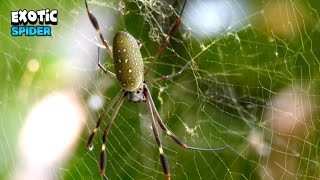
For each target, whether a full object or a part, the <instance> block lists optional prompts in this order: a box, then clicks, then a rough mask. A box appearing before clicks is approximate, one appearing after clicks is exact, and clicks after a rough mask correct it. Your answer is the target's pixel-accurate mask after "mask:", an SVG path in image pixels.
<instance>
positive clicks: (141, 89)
mask: <svg viewBox="0 0 320 180" xmlns="http://www.w3.org/2000/svg"><path fill="white" fill-rule="evenodd" d="M84 2H85V5H86V10H87V13H88V17H89V19H90V21H91V23H92V25H93V27H94V28H95V30H96V31H97V33H98V34H99V36H100V39H101V41H102V43H103V44H104V46H105V48H106V49H107V51H108V52H109V53H110V54H111V56H113V61H114V66H115V73H112V72H111V71H109V70H107V69H106V68H105V67H104V66H103V65H102V64H101V62H100V56H99V55H100V48H99V47H98V66H99V68H101V69H102V71H103V72H104V73H106V74H110V75H111V76H113V77H116V78H117V79H118V82H119V83H120V85H121V87H122V89H121V90H120V92H119V93H118V94H117V95H116V96H115V98H114V99H113V100H111V102H110V104H109V105H108V106H107V108H106V109H105V111H104V112H103V113H102V115H101V116H100V117H99V119H98V121H97V124H96V127H95V128H94V129H93V131H92V133H91V135H90V136H89V138H88V141H87V144H86V146H87V148H88V149H89V150H92V148H93V146H92V142H93V139H94V137H95V134H96V132H97V131H98V128H99V127H100V125H101V123H102V121H103V120H104V119H105V118H106V116H107V114H108V112H109V111H110V109H111V108H112V107H113V106H114V105H115V108H114V111H113V113H112V115H111V118H110V121H109V122H108V124H107V126H106V128H105V130H104V132H103V136H102V148H101V152H100V159H99V168H100V173H101V175H102V176H105V173H104V171H105V166H106V140H107V136H108V134H109V132H110V128H111V126H112V124H113V121H114V119H115V117H116V115H117V113H118V111H119V109H120V107H121V105H122V103H123V101H124V99H125V98H126V97H128V100H129V101H130V102H135V103H136V102H145V103H146V105H147V108H148V111H149V116H150V119H151V125H152V131H153V134H154V137H155V140H156V143H157V145H158V146H159V154H160V161H161V165H162V169H163V171H164V173H165V175H166V177H167V179H168V180H170V170H169V164H168V160H167V157H166V155H165V153H164V151H163V149H162V144H161V140H160V137H159V133H158V130H157V127H156V122H155V119H156V120H157V122H158V124H159V125H160V127H161V129H162V130H164V132H165V133H166V134H167V135H168V136H169V137H171V138H172V140H173V141H175V142H176V143H177V144H178V145H180V146H181V147H182V148H185V149H189V150H196V151H217V150H222V149H225V148H226V147H227V146H224V147H220V148H215V149H204V148H196V147H191V146H188V145H187V144H185V143H183V142H182V141H181V140H180V139H179V138H178V137H177V136H176V135H175V134H174V133H173V132H172V131H170V130H169V128H168V127H167V126H166V125H165V124H164V123H163V121H162V119H161V117H160V115H159V113H158V111H157V109H156V106H155V104H154V102H153V100H152V97H151V94H150V91H149V89H148V86H147V83H150V82H154V81H158V80H166V79H170V78H173V77H176V76H179V75H180V74H181V73H182V72H183V71H184V70H185V69H186V68H187V67H188V66H189V65H190V64H191V63H192V60H191V61H189V62H187V63H186V65H184V66H183V67H182V69H181V70H180V71H178V72H177V73H173V74H171V75H167V76H163V77H158V78H154V79H151V80H149V81H145V80H144V76H145V75H146V74H147V73H148V71H149V70H150V68H149V69H148V70H147V72H146V73H144V64H143V59H142V55H141V53H140V47H141V45H140V43H139V41H138V40H136V39H135V38H134V37H133V36H132V35H130V34H129V33H128V32H123V31H120V32H118V33H117V34H116V35H115V37H114V39H113V48H111V47H110V45H109V44H108V42H107V41H106V40H105V39H104V37H103V35H102V33H101V30H100V27H99V24H98V21H97V19H96V18H95V16H94V15H93V13H92V12H91V11H90V10H89V8H88V4H87V1H86V0H84ZM186 3H187V0H186V1H185V2H184V4H183V7H182V10H181V12H180V14H179V17H178V18H177V19H176V21H175V23H174V24H173V26H172V27H171V29H170V31H169V33H168V35H167V37H166V39H165V41H164V42H163V43H162V45H161V46H160V48H159V49H158V51H157V52H156V54H155V56H154V58H153V60H152V62H151V65H153V63H154V62H155V61H156V60H157V59H158V57H159V56H160V54H161V53H162V52H163V50H164V49H165V48H166V46H167V45H168V43H169V40H170V38H171V37H172V35H173V34H174V32H175V30H176V29H177V27H178V26H179V25H180V24H181V17H182V13H183V10H184V7H185V5H186Z"/></svg>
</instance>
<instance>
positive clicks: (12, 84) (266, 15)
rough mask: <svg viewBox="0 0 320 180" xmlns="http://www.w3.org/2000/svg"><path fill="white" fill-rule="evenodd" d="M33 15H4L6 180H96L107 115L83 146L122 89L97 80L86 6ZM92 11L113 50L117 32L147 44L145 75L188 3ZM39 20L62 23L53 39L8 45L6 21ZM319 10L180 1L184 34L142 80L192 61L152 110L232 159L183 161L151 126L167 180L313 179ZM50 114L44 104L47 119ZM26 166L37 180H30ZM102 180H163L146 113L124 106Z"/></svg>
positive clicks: (108, 4) (0, 169)
mask: <svg viewBox="0 0 320 180" xmlns="http://www.w3.org/2000/svg"><path fill="white" fill-rule="evenodd" d="M27 2H28V3H25V2H12V1H1V2H0V17H1V18H0V47H1V48H0V57H1V59H2V63H1V65H0V68H1V71H0V72H1V74H2V77H3V79H2V82H1V83H0V86H1V88H0V92H1V93H0V94H1V95H0V97H1V98H0V104H1V111H0V128H1V131H0V138H1V139H0V140H1V141H0V147H1V148H0V153H1V156H0V179H23V178H26V177H28V179H31V177H33V178H32V179H102V177H101V176H100V173H99V168H98V162H99V153H100V150H101V138H102V136H101V134H102V132H103V129H104V128H105V125H106V122H108V120H109V117H110V116H111V113H110V114H109V116H108V118H106V120H105V122H104V123H103V124H102V127H101V128H100V130H99V132H98V134H97V136H96V138H95V141H94V149H93V150H92V151H89V150H87V149H86V148H85V144H86V141H87V138H88V137H89V135H90V133H91V132H92V130H93V128H94V126H95V123H96V121H97V119H98V118H99V116H100V115H101V114H102V112H103V110H104V108H106V106H107V104H108V103H109V102H110V101H111V100H112V98H113V97H115V95H116V93H117V92H118V91H119V90H120V86H119V84H118V83H117V81H116V80H115V79H114V78H112V77H110V76H108V75H105V74H103V73H102V72H101V70H99V69H98V68H97V65H96V63H97V59H98V55H97V46H101V42H100V39H98V35H97V33H96V32H95V30H94V29H93V27H92V25H91V24H90V22H89V21H88V17H87V14H86V10H85V5H84V2H83V1H52V2H42V1H38V0H29V1H27ZM88 5H89V8H90V10H91V11H92V12H93V13H94V14H95V16H96V17H97V19H98V21H99V24H100V27H101V31H102V32H103V34H104V36H105V38H106V39H107V40H108V41H109V42H112V38H113V36H114V34H115V33H116V32H118V31H121V30H122V31H128V32H130V33H131V34H132V35H133V36H134V37H136V38H137V39H138V40H139V41H140V42H142V44H143V46H142V48H141V53H142V56H143V57H144V62H145V69H146V68H147V67H150V62H151V61H152V58H153V56H154V54H155V53H156V51H157V49H158V47H159V46H160V45H161V43H162V42H163V40H164V39H165V37H166V33H168V31H169V29H170V27H171V26H172V24H173V22H174V21H175V19H176V18H177V16H178V14H179V13H180V11H181V8H182V5H183V1H169V0H168V1H159V0H153V1H144V0H131V1H124V2H122V1H121V2H119V1H115V0H113V1H101V0H99V1H88ZM44 8H50V9H58V11H59V16H58V20H59V22H58V25H57V26H52V29H53V36H52V37H12V36H11V32H10V27H11V25H10V11H12V10H19V9H33V10H36V9H44ZM319 9H320V7H319V5H318V4H317V1H315V0H310V1H293V0H291V1H290V0H286V1H277V0H268V1H261V2H260V1H235V0H228V1H222V0H217V1H210V0H208V1H205V0H193V1H192V0H189V1H188V2H187V5H186V8H185V10H184V13H183V23H182V25H181V26H180V27H179V28H178V30H177V32H176V33H175V34H174V36H173V37H172V39H171V42H170V44H169V45H168V47H167V48H166V49H165V51H164V53H162V54H161V56H160V58H159V60H158V61H157V62H156V63H155V64H154V66H152V69H151V71H150V72H149V74H148V75H147V76H146V77H145V79H152V78H154V77H160V76H163V75H169V74H171V73H174V72H177V71H179V70H180V69H181V68H182V67H183V66H184V65H185V64H186V63H187V62H188V61H190V60H191V59H192V60H193V63H192V65H191V66H190V67H188V68H187V69H186V70H185V71H184V72H183V73H182V75H181V76H179V77H176V78H173V79H170V80H166V81H158V82H155V83H153V84H151V85H149V88H150V89H151V91H152V98H153V100H154V101H155V104H156V107H157V109H158V111H159V113H160V116H161V117H162V119H163V120H164V122H165V123H166V124H167V125H168V127H169V128H170V129H171V130H172V132H174V133H175V134H176V135H177V136H178V137H180V139H181V140H183V141H184V142H185V143H186V144H188V145H190V146H194V147H202V148H217V147H223V146H226V145H227V146H229V148H228V149H225V150H223V151H216V152H197V151H188V150H185V149H182V148H180V147H179V146H177V145H176V144H175V143H174V142H172V140H171V139H170V138H169V137H167V136H166V135H165V133H163V132H162V130H161V129H160V127H159V128H158V130H159V132H160V133H161V136H160V137H161V140H162V144H163V146H164V151H165V153H166V155H167V157H168V161H169V166H170V169H171V176H172V179H319V178H320V175H319V137H320V136H319V134H320V132H319V128H318V127H319V116H318V112H319V75H320V66H319V65H320V61H319V55H320V51H319V48H318V44H319V42H320V39H319V37H320V36H319V35H320V32H319V31H320V29H319V28H320V26H319V22H320V21H319V16H318V11H319ZM101 47H102V46H101ZM102 48H103V47H102ZM101 52H102V53H101V55H100V56H101V59H102V62H103V64H104V66H105V67H106V68H107V69H111V70H112V71H113V68H114V67H113V63H112V62H113V61H112V59H111V57H110V55H109V54H108V53H107V52H106V51H101ZM44 102H46V103H47V104H51V105H48V106H43V107H42V108H41V105H43V104H46V103H44ZM52 104H55V106H52ZM57 104H58V105H57ZM61 110H64V111H63V112H62V113H61V112H60V113H61V114H59V113H58V111H61ZM39 112H41V113H40V115H39ZM37 113H38V114H37ZM70 114H71V115H70ZM37 118H38V119H39V120H38V121H36V120H34V119H37ZM75 119H77V121H73V120H75ZM59 123H60V124H59ZM30 132H31V135H30ZM28 133H29V134H28ZM64 133H66V134H64ZM70 134H71V135H70ZM66 144H70V145H68V146H67V147H65V149H63V150H60V149H58V147H60V146H63V145H66ZM56 148H57V149H56ZM51 150H52V151H51ZM55 153H57V155H56V154H55ZM59 153H60V154H59ZM50 157H52V159H50ZM29 161H30V162H31V163H30V162H29ZM30 164H31V165H35V167H36V168H35V169H36V170H37V171H36V172H37V173H36V174H32V172H33V171H32V169H31V168H29V169H28V168H27V170H26V169H25V167H27V166H28V165H30ZM30 169H31V171H30ZM40 170H46V171H45V173H40ZM30 172H31V173H30ZM33 173H34V172H33ZM106 175H107V176H108V178H109V179H165V176H164V174H163V171H162V167H161V163H160V159H159V152H158V147H157V144H156V142H155V140H154V137H153V134H152V130H151V122H150V119H149V116H148V112H147V107H146V105H145V104H144V103H138V104H134V103H129V102H128V101H125V102H124V104H123V106H122V107H121V109H120V111H119V113H118V115H117V117H116V119H115V123H114V125H113V126H112V128H111V133H110V134H109V136H108V140H107V166H106Z"/></svg>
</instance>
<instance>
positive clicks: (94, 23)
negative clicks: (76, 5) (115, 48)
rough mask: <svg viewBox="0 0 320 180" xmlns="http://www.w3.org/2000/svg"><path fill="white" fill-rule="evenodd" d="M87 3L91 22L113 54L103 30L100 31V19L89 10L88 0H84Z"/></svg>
mask: <svg viewBox="0 0 320 180" xmlns="http://www.w3.org/2000/svg"><path fill="white" fill-rule="evenodd" d="M84 2H85V4H86V9H87V13H88V16H89V19H90V21H91V24H92V25H93V27H94V28H95V29H96V31H97V32H98V34H99V36H100V39H101V41H102V43H103V44H104V46H105V47H106V49H107V50H108V51H109V53H110V54H111V56H112V51H111V48H110V46H109V45H108V42H107V41H106V40H105V39H104V37H103V35H102V33H101V31H100V27H99V23H98V20H97V18H96V17H95V16H94V15H93V14H92V12H91V11H90V10H89V8H88V4H87V0H84Z"/></svg>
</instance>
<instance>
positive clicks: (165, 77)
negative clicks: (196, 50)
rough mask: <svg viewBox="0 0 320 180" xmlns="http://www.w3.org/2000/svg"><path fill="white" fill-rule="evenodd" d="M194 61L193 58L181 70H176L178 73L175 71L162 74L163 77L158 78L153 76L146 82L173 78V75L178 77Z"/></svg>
mask: <svg viewBox="0 0 320 180" xmlns="http://www.w3.org/2000/svg"><path fill="white" fill-rule="evenodd" d="M191 63H192V60H190V61H188V62H187V64H185V65H184V66H183V67H182V68H181V69H180V71H179V72H176V73H173V74H170V75H166V76H162V77H158V78H153V79H150V80H146V81H145V83H152V82H155V81H162V80H167V79H170V78H173V77H176V76H179V75H181V74H182V72H183V71H184V70H185V69H186V68H187V67H188V66H189V65H190V64H191Z"/></svg>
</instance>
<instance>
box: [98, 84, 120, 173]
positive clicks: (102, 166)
mask: <svg viewBox="0 0 320 180" xmlns="http://www.w3.org/2000/svg"><path fill="white" fill-rule="evenodd" d="M125 97H126V94H125V91H124V90H122V93H121V96H120V98H119V100H118V103H117V105H116V107H115V109H114V111H113V113H112V115H111V118H110V121H109V123H108V124H107V127H106V129H105V130H104V132H103V136H102V147H101V152H100V159H99V167H100V174H101V175H102V176H104V170H105V167H106V159H107V154H106V141H107V136H108V134H109V132H110V128H111V126H112V124H113V121H114V119H115V117H116V115H117V113H118V111H119V109H120V107H121V105H122V103H123V101H124V99H125Z"/></svg>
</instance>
